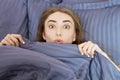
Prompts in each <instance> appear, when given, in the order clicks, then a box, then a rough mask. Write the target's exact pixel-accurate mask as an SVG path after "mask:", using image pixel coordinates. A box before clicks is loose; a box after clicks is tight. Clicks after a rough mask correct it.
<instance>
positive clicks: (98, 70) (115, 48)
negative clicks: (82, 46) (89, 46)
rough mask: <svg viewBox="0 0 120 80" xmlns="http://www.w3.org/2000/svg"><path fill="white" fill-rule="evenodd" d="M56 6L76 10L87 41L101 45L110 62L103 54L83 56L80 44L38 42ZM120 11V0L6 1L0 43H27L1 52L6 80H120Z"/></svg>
mask: <svg viewBox="0 0 120 80" xmlns="http://www.w3.org/2000/svg"><path fill="white" fill-rule="evenodd" d="M52 6H58V7H67V8H70V9H72V10H73V11H74V12H75V13H76V14H77V15H78V16H79V18H80V20H81V22H82V26H83V29H84V35H83V36H84V37H83V38H84V40H85V41H88V40H91V41H93V42H94V43H97V44H98V45H99V46H100V47H101V48H102V49H103V50H104V51H105V52H106V53H107V55H108V56H109V58H110V60H109V59H108V58H107V57H106V56H104V55H102V54H99V53H97V52H96V54H95V55H94V58H89V57H86V56H85V55H81V54H80V53H79V51H78V48H77V45H74V44H69V45H68V44H51V43H40V42H34V41H35V37H36V32H37V26H38V22H39V18H40V16H41V14H42V12H43V11H44V10H45V9H47V8H49V7H52ZM119 9H120V1H119V0H91V1H90V0H12V1H10V0H4V1H3V0H0V40H2V39H3V38H4V37H5V35H6V34H12V33H14V34H21V35H22V36H24V39H25V40H26V41H25V42H26V44H25V45H22V44H21V45H20V47H14V46H0V80H119V79H120V70H119V69H118V67H116V66H115V65H117V66H118V65H119V64H120V58H119V57H120V50H119V47H120V45H119V44H120V41H119V39H120V36H119V33H120V27H119V25H120V22H119V21H120V20H119V19H120V10H119ZM113 63H114V64H115V65H114V64H113Z"/></svg>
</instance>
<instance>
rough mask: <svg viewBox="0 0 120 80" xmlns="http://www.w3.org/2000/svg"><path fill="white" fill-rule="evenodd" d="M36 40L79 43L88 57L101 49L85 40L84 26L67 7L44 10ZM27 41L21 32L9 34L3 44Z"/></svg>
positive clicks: (16, 44)
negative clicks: (83, 35) (83, 36)
mask: <svg viewBox="0 0 120 80" xmlns="http://www.w3.org/2000/svg"><path fill="white" fill-rule="evenodd" d="M36 41H39V42H54V43H60V44H77V45H78V48H79V51H80V52H81V53H82V54H85V55H87V56H88V57H90V56H91V57H93V55H94V51H98V52H100V51H101V49H100V48H99V47H98V46H97V45H96V44H94V43H92V42H91V41H88V42H83V40H82V27H81V24H80V21H79V19H78V17H77V16H76V15H75V14H74V13H73V12H72V11H71V10H69V9H67V8H57V7H55V8H54V7H53V8H50V9H48V10H46V11H44V12H43V14H42V16H41V18H40V22H39V27H38V32H37V37H36ZM19 42H20V43H23V44H24V43H25V42H24V40H23V38H22V36H21V35H19V34H8V35H7V36H6V37H5V38H4V39H3V40H2V41H1V43H0V44H1V45H11V46H19Z"/></svg>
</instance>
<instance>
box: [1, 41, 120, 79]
mask: <svg viewBox="0 0 120 80" xmlns="http://www.w3.org/2000/svg"><path fill="white" fill-rule="evenodd" d="M21 47H22V48H24V49H22V48H18V47H12V46H0V52H1V54H0V65H1V66H0V79H1V80H6V79H7V80H29V79H32V80H118V79H120V72H119V71H118V70H117V69H116V68H115V67H114V66H113V65H112V64H111V63H110V62H109V61H108V60H107V59H106V58H105V57H103V56H102V55H100V54H98V53H96V54H95V55H94V58H89V57H87V56H85V55H81V54H80V53H79V51H78V48H77V46H76V45H73V44H68V45H67V44H54V43H39V42H30V41H29V40H28V41H27V40H26V44H24V45H21ZM28 49H29V50H28ZM108 74H109V75H108Z"/></svg>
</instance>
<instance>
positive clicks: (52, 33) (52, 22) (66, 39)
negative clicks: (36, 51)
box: [43, 12, 76, 44]
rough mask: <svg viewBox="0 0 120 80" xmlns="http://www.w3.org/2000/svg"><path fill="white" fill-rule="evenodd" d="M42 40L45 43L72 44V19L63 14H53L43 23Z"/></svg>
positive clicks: (73, 35) (73, 30) (73, 34)
mask: <svg viewBox="0 0 120 80" xmlns="http://www.w3.org/2000/svg"><path fill="white" fill-rule="evenodd" d="M44 27H45V29H44V32H43V39H44V40H46V42H55V43H70V44H71V43H72V42H73V41H75V39H76V33H75V24H74V21H73V19H72V18H71V17H70V16H69V15H68V14H65V13H62V12H55V13H53V14H51V15H50V16H49V17H48V18H47V19H46V21H45V26H44Z"/></svg>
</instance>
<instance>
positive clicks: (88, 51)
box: [78, 41, 103, 58]
mask: <svg viewBox="0 0 120 80" xmlns="http://www.w3.org/2000/svg"><path fill="white" fill-rule="evenodd" d="M78 48H79V51H80V52H81V54H82V55H83V54H85V55H86V56H88V57H92V58H93V57H94V52H95V51H97V52H100V53H101V52H103V51H102V50H101V49H100V48H99V46H98V45H97V44H94V43H92V42H91V41H88V42H84V43H82V44H79V45H78Z"/></svg>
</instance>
